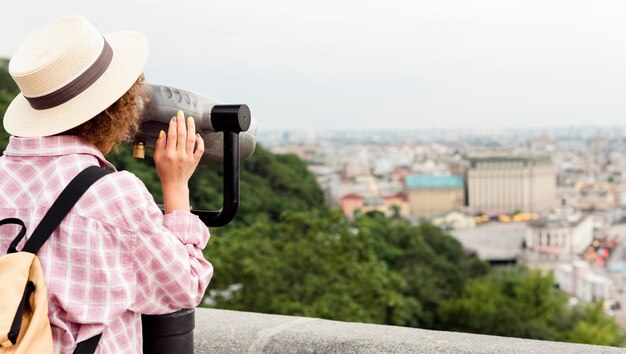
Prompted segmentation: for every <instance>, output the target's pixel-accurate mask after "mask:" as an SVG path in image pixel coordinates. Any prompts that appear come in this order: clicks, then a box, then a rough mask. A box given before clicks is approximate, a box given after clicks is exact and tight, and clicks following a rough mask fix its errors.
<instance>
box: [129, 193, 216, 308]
mask: <svg viewBox="0 0 626 354" xmlns="http://www.w3.org/2000/svg"><path fill="white" fill-rule="evenodd" d="M145 192H146V194H147V190H146V191H145ZM146 199H148V202H147V203H146V205H145V207H143V208H140V209H141V210H139V215H138V217H137V218H136V219H135V220H136V221H137V228H136V232H135V247H134V248H135V262H134V270H135V282H136V284H135V291H136V294H135V297H134V301H133V303H132V305H131V307H130V310H131V311H134V312H138V313H143V314H163V313H170V312H173V311H177V310H180V309H182V308H192V307H195V306H197V305H198V304H199V303H200V301H202V298H203V296H204V291H205V290H206V287H207V286H208V284H209V281H210V279H211V277H212V275H213V267H212V265H211V263H209V262H208V261H207V260H206V259H205V258H204V255H203V254H202V249H203V248H204V247H205V246H206V244H207V242H208V240H209V230H208V228H207V227H206V226H205V225H204V224H203V223H202V221H200V219H199V218H198V217H197V216H195V215H193V214H191V213H190V212H173V213H170V214H167V215H165V216H163V215H162V213H161V210H160V209H159V208H158V207H157V205H156V204H155V203H154V201H153V200H152V197H151V196H150V195H149V194H147V195H146Z"/></svg>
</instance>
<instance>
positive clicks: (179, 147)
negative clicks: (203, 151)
mask: <svg viewBox="0 0 626 354" xmlns="http://www.w3.org/2000/svg"><path fill="white" fill-rule="evenodd" d="M176 129H177V132H178V136H177V137H176V152H178V153H186V152H187V151H186V150H185V149H186V145H187V124H185V114H184V113H183V111H178V114H176Z"/></svg>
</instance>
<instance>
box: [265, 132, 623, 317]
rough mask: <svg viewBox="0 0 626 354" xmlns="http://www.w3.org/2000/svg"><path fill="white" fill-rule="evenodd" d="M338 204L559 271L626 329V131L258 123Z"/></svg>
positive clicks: (488, 256) (272, 144) (507, 259)
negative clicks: (281, 127)
mask: <svg viewBox="0 0 626 354" xmlns="http://www.w3.org/2000/svg"><path fill="white" fill-rule="evenodd" d="M257 138H258V140H259V141H260V142H261V143H262V144H263V145H264V146H266V147H267V148H269V149H271V150H272V151H273V152H275V153H283V154H287V153H289V154H295V155H297V156H299V157H300V158H301V159H303V160H304V161H306V162H307V164H308V168H309V170H310V171H311V172H312V173H313V174H314V175H315V176H316V178H317V181H318V182H319V184H320V186H321V187H322V188H323V190H324V191H325V193H326V198H327V200H328V202H329V203H331V204H332V205H336V206H338V207H340V208H342V209H343V211H344V213H345V214H346V216H347V217H348V218H351V217H353V216H354V213H358V212H369V211H380V212H382V213H385V214H387V215H397V216H401V217H403V218H406V219H409V220H412V221H414V222H415V223H419V222H422V221H425V220H428V221H430V222H432V223H433V224H436V225H438V226H440V227H442V228H444V229H446V230H447V231H448V232H449V233H450V234H451V235H452V236H453V237H455V238H456V239H458V240H459V241H460V242H461V243H462V244H463V246H464V248H465V249H466V250H467V252H472V253H475V254H476V255H478V256H479V257H480V258H481V259H483V260H486V261H489V262H490V263H491V264H492V265H502V264H516V263H521V264H524V265H526V266H528V267H529V268H539V269H542V270H545V271H553V272H554V278H555V286H558V287H559V288H560V289H562V290H563V291H565V292H566V293H568V294H569V295H570V296H571V298H570V301H571V302H572V303H576V302H578V301H583V302H589V303H592V302H597V301H604V305H605V311H606V313H607V314H609V315H611V316H615V318H616V320H617V321H618V323H619V324H620V325H621V326H622V327H624V328H626V310H625V309H624V306H626V292H625V286H626V284H625V283H626V281H625V280H626V248H625V246H624V244H625V241H626V129H625V128H623V127H604V128H598V127H572V128H554V129H517V130H515V129H508V130H498V129H488V130H469V129H468V130H429V131H360V132H359V131H350V132H286V131H267V132H263V131H261V132H259V133H258V135H257Z"/></svg>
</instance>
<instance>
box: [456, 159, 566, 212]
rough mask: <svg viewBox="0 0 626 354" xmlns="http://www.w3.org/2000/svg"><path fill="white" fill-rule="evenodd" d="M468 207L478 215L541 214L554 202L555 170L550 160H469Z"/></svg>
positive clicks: (552, 205)
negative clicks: (480, 213)
mask: <svg viewBox="0 0 626 354" xmlns="http://www.w3.org/2000/svg"><path fill="white" fill-rule="evenodd" d="M467 185H468V188H467V196H468V205H469V207H470V208H473V209H474V210H477V211H483V212H487V213H492V212H505V213H506V212H508V213H510V212H514V211H522V212H542V211H546V210H550V209H551V208H553V207H554V206H555V202H556V168H555V167H554V166H553V165H552V163H551V161H550V158H549V157H513V156H489V157H475V158H471V159H470V168H469V170H468V172H467Z"/></svg>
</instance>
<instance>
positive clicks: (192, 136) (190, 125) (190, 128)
mask: <svg viewBox="0 0 626 354" xmlns="http://www.w3.org/2000/svg"><path fill="white" fill-rule="evenodd" d="M195 144H196V122H195V121H194V120H193V117H187V147H186V148H187V156H192V155H193V147H194V145H195Z"/></svg>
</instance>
